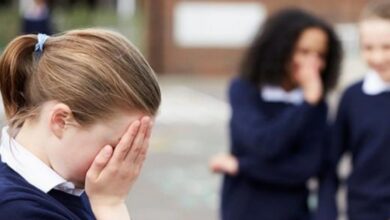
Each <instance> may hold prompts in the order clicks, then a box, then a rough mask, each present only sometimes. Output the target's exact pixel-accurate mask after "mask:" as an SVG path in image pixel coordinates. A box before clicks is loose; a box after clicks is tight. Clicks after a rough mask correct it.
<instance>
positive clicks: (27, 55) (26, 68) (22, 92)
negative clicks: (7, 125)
mask: <svg viewBox="0 0 390 220" xmlns="http://www.w3.org/2000/svg"><path fill="white" fill-rule="evenodd" d="M36 42H37V38H36V35H23V36H20V37H17V38H16V39H14V40H13V41H11V42H10V43H9V44H8V46H7V47H6V49H5V51H4V53H3V54H2V55H1V57H0V90H1V95H2V98H3V103H4V109H5V114H6V117H7V119H8V120H9V119H13V118H14V117H15V116H16V115H17V114H19V113H22V112H23V111H24V110H23V109H25V108H27V107H28V99H27V98H26V87H27V83H28V80H29V78H30V76H31V74H32V73H33V69H34V64H33V63H34V58H33V56H34V53H33V52H34V46H35V44H36ZM21 123H23V122H21ZM18 124H19V123H18ZM19 125H20V124H19Z"/></svg>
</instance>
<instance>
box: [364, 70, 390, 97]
mask: <svg viewBox="0 0 390 220" xmlns="http://www.w3.org/2000/svg"><path fill="white" fill-rule="evenodd" d="M362 89H363V92H364V93H365V94H366V95H378V94H380V93H382V92H387V91H390V82H385V81H384V80H383V79H382V78H381V77H380V76H379V74H378V73H376V72H375V71H370V72H368V73H367V75H366V76H365V77H364V80H363V88H362Z"/></svg>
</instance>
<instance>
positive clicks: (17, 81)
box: [0, 29, 161, 129]
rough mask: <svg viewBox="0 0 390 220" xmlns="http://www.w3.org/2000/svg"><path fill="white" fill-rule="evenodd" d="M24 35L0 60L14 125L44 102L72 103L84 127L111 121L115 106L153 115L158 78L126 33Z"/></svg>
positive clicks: (91, 31) (0, 84) (6, 101)
mask: <svg viewBox="0 0 390 220" xmlns="http://www.w3.org/2000/svg"><path fill="white" fill-rule="evenodd" d="M36 43H37V35H22V36H19V37H17V38H16V39H14V40H13V41H12V42H10V43H9V45H8V46H7V47H6V49H5V51H4V53H3V54H2V56H1V58H0V89H1V94H2V97H3V102H4V108H5V114H6V117H7V119H8V120H9V125H10V127H11V129H14V128H18V127H20V126H22V125H23V123H24V121H25V120H26V119H27V118H29V117H34V116H36V115H37V112H39V109H40V106H42V104H43V103H44V102H46V101H51V100H55V101H58V102H62V103H64V104H66V105H68V106H69V108H70V109H71V110H72V114H73V118H74V119H75V120H76V121H77V122H78V123H79V124H81V125H85V126H87V125H90V124H92V123H94V122H96V121H97V120H104V119H109V118H110V117H111V116H112V115H113V114H115V112H116V111H117V110H137V111H141V112H144V113H146V114H148V115H155V114H156V112H157V110H158V107H159V105H160V102H161V94H160V88H159V85H158V83H157V79H156V76H155V74H154V72H153V70H152V68H151V67H150V66H149V64H148V63H147V62H146V60H145V59H144V57H143V56H142V55H141V53H140V52H139V51H138V50H137V49H136V47H135V46H133V45H132V44H131V43H130V42H129V41H128V40H126V39H125V38H124V37H123V36H122V35H120V34H118V33H115V32H111V31H107V30H100V29H85V30H73V31H69V32H65V33H63V34H60V35H57V36H52V37H50V38H48V39H47V41H46V42H45V44H44V49H43V51H42V52H41V54H37V52H34V48H35V44H36Z"/></svg>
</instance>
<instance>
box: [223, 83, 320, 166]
mask: <svg viewBox="0 0 390 220" xmlns="http://www.w3.org/2000/svg"><path fill="white" fill-rule="evenodd" d="M259 96H260V94H259V90H258V88H257V87H256V86H254V85H252V84H250V83H249V82H246V81H243V80H239V79H237V80H234V81H233V83H232V85H231V87H230V90H229V98H230V103H231V106H232V118H231V121H230V132H231V137H232V141H233V149H232V151H233V152H235V151H240V152H243V154H245V155H252V156H256V157H258V158H261V159H264V160H274V159H277V158H280V157H285V156H286V155H288V154H290V152H291V150H292V149H291V147H292V146H294V145H295V144H296V143H297V142H298V140H299V138H298V137H299V135H300V134H302V133H303V132H305V129H306V128H307V127H308V125H309V124H310V123H311V122H312V121H313V120H315V117H316V116H317V115H318V114H321V112H322V111H323V107H322V105H318V106H311V105H309V104H308V103H306V102H305V103H303V104H301V105H299V106H295V107H292V108H289V109H288V110H286V111H285V112H283V113H282V114H281V115H280V116H279V117H277V118H275V119H272V120H269V119H267V118H266V117H265V115H264V114H263V113H262V111H261V109H260V108H259V106H258V103H259V98H260V97H259ZM237 146H239V147H240V148H241V149H234V147H237Z"/></svg>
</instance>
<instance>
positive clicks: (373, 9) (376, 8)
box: [360, 0, 390, 20]
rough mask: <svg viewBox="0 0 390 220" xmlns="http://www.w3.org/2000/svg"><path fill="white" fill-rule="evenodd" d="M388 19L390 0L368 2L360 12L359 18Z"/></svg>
mask: <svg viewBox="0 0 390 220" xmlns="http://www.w3.org/2000/svg"><path fill="white" fill-rule="evenodd" d="M373 18H374V19H377V18H379V19H385V20H390V1H389V0H379V1H374V2H371V3H369V4H368V5H367V6H366V7H365V8H364V9H363V12H362V15H361V18H360V20H366V19H373Z"/></svg>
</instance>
